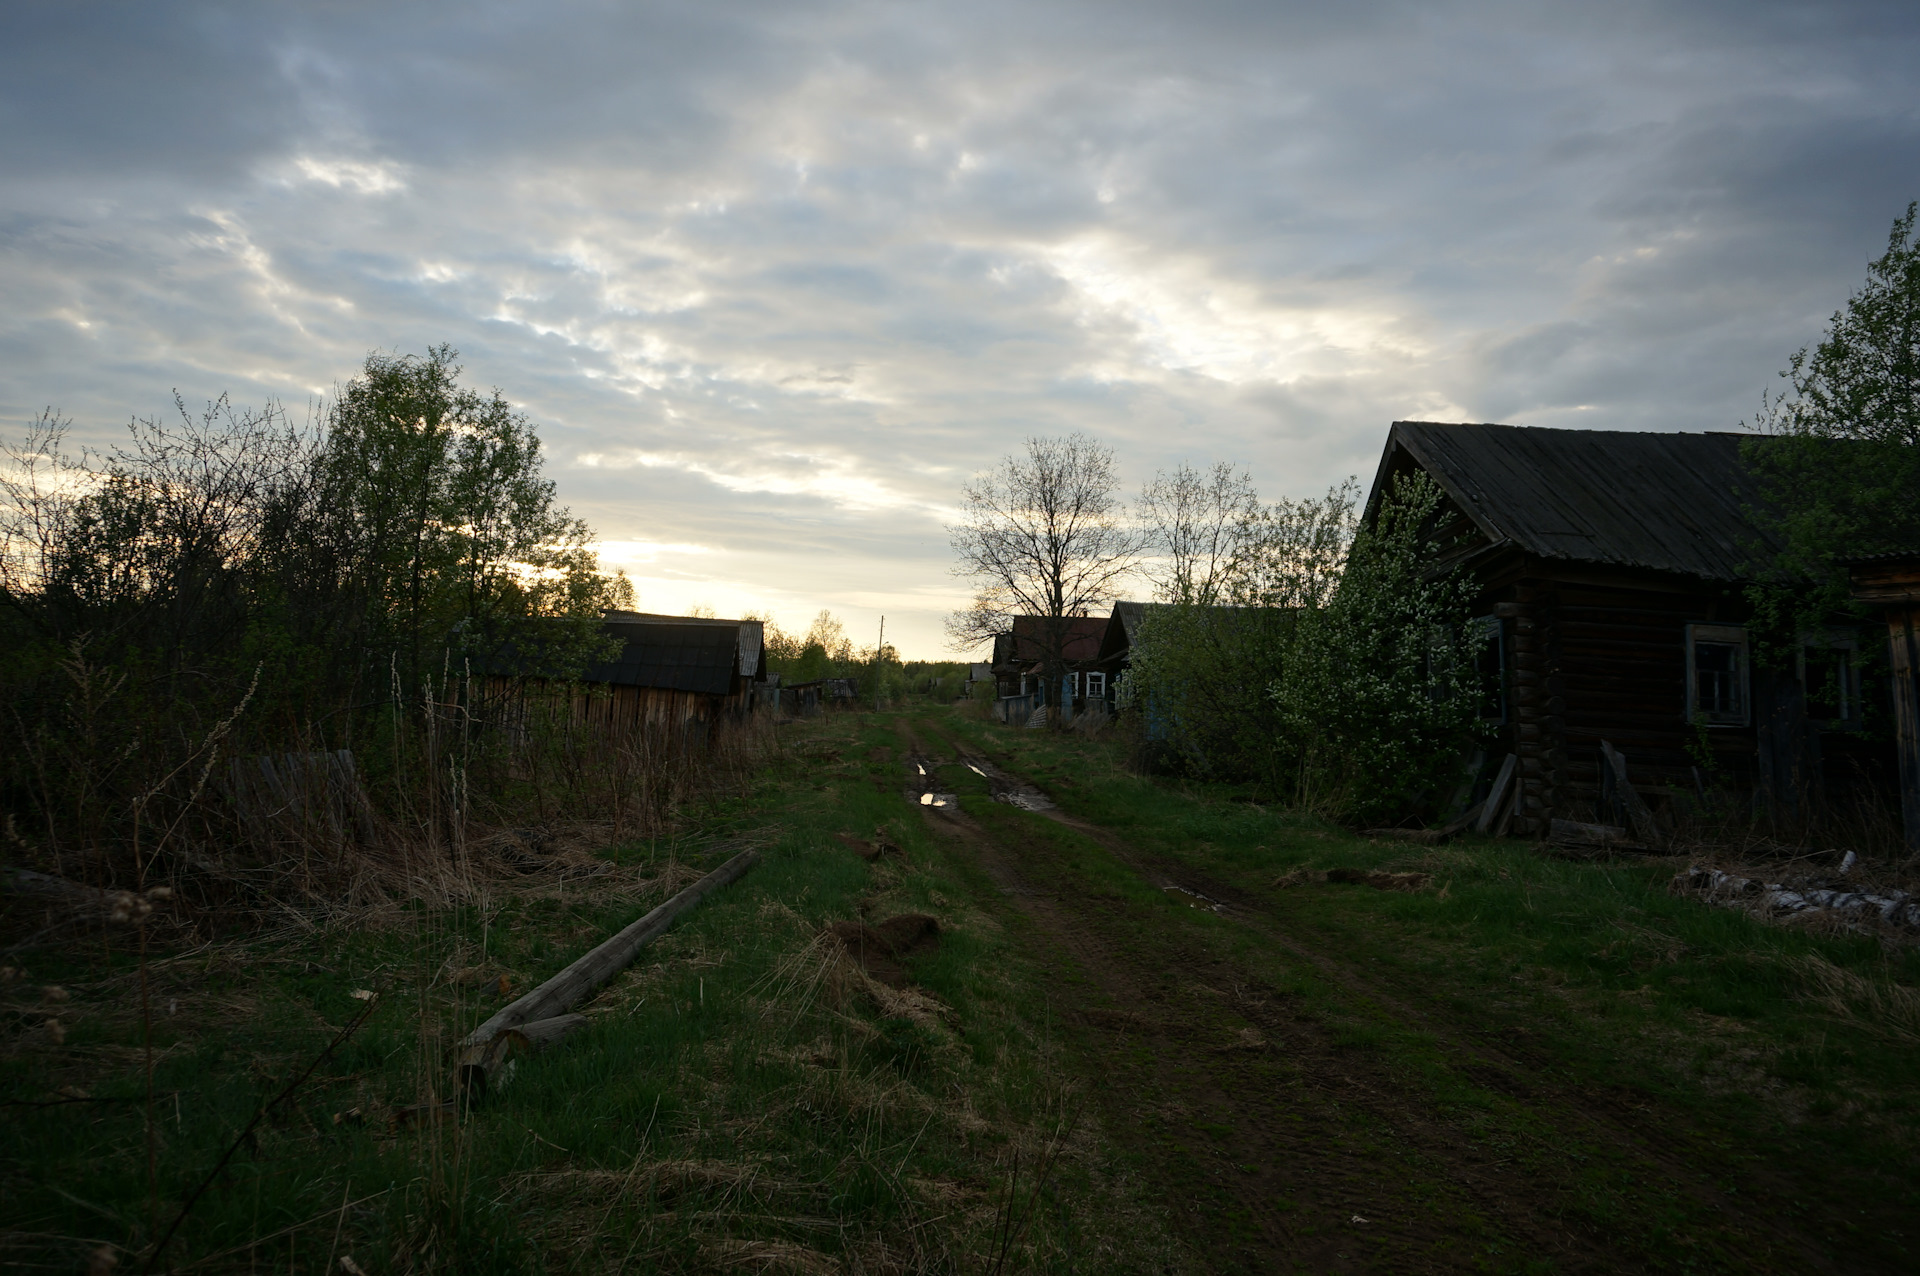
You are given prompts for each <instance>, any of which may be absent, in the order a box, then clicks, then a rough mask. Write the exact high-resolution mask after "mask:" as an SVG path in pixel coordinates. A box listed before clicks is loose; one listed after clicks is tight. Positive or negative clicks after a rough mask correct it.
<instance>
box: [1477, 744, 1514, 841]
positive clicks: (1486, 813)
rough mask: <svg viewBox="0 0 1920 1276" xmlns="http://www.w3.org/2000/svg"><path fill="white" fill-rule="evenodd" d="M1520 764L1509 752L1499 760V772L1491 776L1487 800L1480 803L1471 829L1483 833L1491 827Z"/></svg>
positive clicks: (1512, 785)
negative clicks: (1477, 818) (1478, 813)
mask: <svg viewBox="0 0 1920 1276" xmlns="http://www.w3.org/2000/svg"><path fill="white" fill-rule="evenodd" d="M1519 765H1520V759H1519V758H1517V757H1515V756H1514V755H1513V754H1511V753H1509V754H1508V755H1507V756H1506V760H1505V761H1503V762H1501V764H1500V771H1499V774H1497V775H1495V776H1494V777H1493V787H1492V788H1490V789H1488V790H1487V800H1486V801H1485V802H1482V803H1481V804H1480V818H1479V820H1478V821H1477V822H1475V824H1474V826H1473V831H1474V832H1476V833H1485V832H1487V831H1488V830H1489V829H1491V828H1492V827H1493V822H1494V820H1495V819H1496V818H1497V817H1498V816H1499V814H1500V807H1501V803H1503V802H1505V801H1506V798H1507V792H1508V789H1509V788H1512V787H1514V784H1513V773H1514V770H1515V769H1516V768H1517V767H1518V766H1519Z"/></svg>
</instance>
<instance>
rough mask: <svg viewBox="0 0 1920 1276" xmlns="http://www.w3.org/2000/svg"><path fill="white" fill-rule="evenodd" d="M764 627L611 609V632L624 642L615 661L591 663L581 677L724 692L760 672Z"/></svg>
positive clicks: (608, 623)
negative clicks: (741, 680)
mask: <svg viewBox="0 0 1920 1276" xmlns="http://www.w3.org/2000/svg"><path fill="white" fill-rule="evenodd" d="M763 629H764V627H763V626H762V624H761V622H760V621H757V620H712V619H708V618H707V617H704V616H656V615H650V614H647V613H644V612H631V611H615V612H608V613H607V619H606V632H607V633H609V634H611V635H612V636H614V637H616V638H618V639H620V640H621V642H622V644H623V646H622V648H621V650H620V653H619V654H618V655H617V656H615V657H614V658H613V659H612V660H608V661H603V662H602V663H600V664H597V665H592V666H590V667H589V668H588V669H587V670H586V672H585V673H583V674H582V675H581V680H582V681H584V682H604V683H612V684H614V685H616V686H623V687H658V688H661V689H663V690H668V691H694V692H700V693H703V694H706V695H716V696H723V695H726V694H728V693H729V692H731V691H732V690H733V687H734V679H735V678H736V677H740V678H753V677H757V676H758V675H759V673H760V670H761V660H762V636H763Z"/></svg>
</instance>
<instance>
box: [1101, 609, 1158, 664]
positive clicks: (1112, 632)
mask: <svg viewBox="0 0 1920 1276" xmlns="http://www.w3.org/2000/svg"><path fill="white" fill-rule="evenodd" d="M1152 605H1153V604H1152V603H1115V604H1114V605H1113V615H1111V616H1109V617H1108V618H1107V627H1106V629H1105V630H1103V631H1102V632H1101V635H1100V659H1102V660H1111V659H1112V658H1113V657H1115V656H1124V655H1125V654H1126V653H1127V652H1128V651H1129V650H1130V649H1131V648H1132V647H1133V639H1134V635H1135V634H1137V633H1139V632H1140V621H1141V620H1142V619H1143V618H1144V617H1145V616H1146V614H1147V608H1148V607H1151V606H1152Z"/></svg>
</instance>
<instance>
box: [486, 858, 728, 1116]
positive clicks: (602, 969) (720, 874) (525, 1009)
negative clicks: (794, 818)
mask: <svg viewBox="0 0 1920 1276" xmlns="http://www.w3.org/2000/svg"><path fill="white" fill-rule="evenodd" d="M759 862H760V852H758V851H742V852H740V853H739V854H738V855H736V856H734V857H733V858H732V859H730V860H728V861H727V862H726V863H724V864H722V865H721V866H720V867H719V868H716V869H714V870H713V871H712V872H711V873H708V874H707V875H706V876H705V877H703V878H701V879H700V880H699V881H697V882H695V883H694V884H693V885H691V886H689V887H687V889H685V890H683V891H681V892H680V893H679V894H678V895H675V896H674V897H673V898H672V899H670V900H668V901H667V902H666V903H664V904H662V905H660V907H658V908H656V909H654V910H653V911H652V912H650V913H648V914H647V915H646V916H645V917H642V918H641V919H640V920H639V921H637V922H634V923H633V924H632V925H631V926H628V927H626V928H625V929H623V930H621V931H619V932H617V933H616V934H615V935H614V936H613V937H612V938H610V939H608V940H607V941H606V942H604V943H602V944H601V945H600V946H599V947H597V948H595V949H594V950H593V951H592V952H589V953H588V954H587V955H586V956H584V957H582V958H580V959H579V960H578V961H576V962H574V963H573V964H572V965H570V966H568V967H567V968H566V969H565V970H563V971H561V972H560V973H559V974H557V975H555V976H554V977H553V978H551V979H549V980H547V981H546V982H545V983H543V984H541V985H540V986H539V987H538V988H535V989H534V990H533V991H532V992H530V993H528V994H526V995H525V996H524V997H521V998H519V999H518V1000H517V1001H514V1002H512V1003H510V1004H508V1005H506V1006H504V1007H502V1008H501V1009H500V1011H499V1013H497V1014H495V1015H494V1016H493V1018H491V1019H489V1020H487V1021H486V1022H485V1023H483V1024H481V1025H480V1026H479V1027H478V1028H475V1029H474V1030H473V1031H472V1032H470V1033H468V1034H467V1036H466V1038H465V1039H464V1040H463V1041H462V1042H461V1043H460V1053H459V1055H458V1056H457V1057H456V1059H455V1070H456V1074H457V1079H458V1081H459V1083H460V1089H461V1090H462V1092H464V1093H465V1094H466V1096H467V1098H468V1100H469V1101H471V1100H475V1099H478V1098H480V1097H481V1096H482V1095H484V1094H485V1093H486V1091H487V1082H488V1080H489V1079H490V1078H492V1077H494V1076H495V1075H497V1074H499V1072H500V1071H501V1070H502V1069H503V1068H504V1067H505V1066H506V1065H507V1063H508V1062H509V1061H510V1060H511V1058H512V1057H513V1054H514V1052H515V1051H516V1049H525V1048H528V1047H533V1046H540V1045H544V1044H546V1043H547V1042H549V1041H557V1040H559V1039H560V1038H561V1037H562V1036H565V1035H566V1034H567V1033H568V1032H571V1031H572V1030H573V1029H575V1028H578V1027H580V1026H581V1025H582V1024H584V1023H585V1022H586V1016H585V1015H570V1014H567V1011H568V1010H571V1009H572V1008H573V1006H574V1005H575V1004H576V1003H578V1002H579V1001H580V1000H581V999H582V998H584V997H586V996H587V995H589V994H590V993H593V992H596V991H598V990H599V988H600V987H601V986H602V985H603V984H605V983H606V982H607V981H608V980H609V979H612V978H613V977H614V976H615V975H617V974H619V973H620V972H621V971H623V970H625V969H626V968H627V967H628V966H630V965H632V964H633V959H634V958H635V957H637V956H639V955H640V950H641V949H642V948H645V947H646V946H647V944H649V943H650V942H652V941H653V940H654V939H657V938H658V937H659V936H660V935H662V934H664V933H665V932H666V929H667V927H669V926H671V925H673V923H674V919H675V918H677V917H679V916H680V914H682V913H684V912H686V911H687V910H688V909H690V908H692V907H693V906H694V905H695V904H698V903H699V902H700V901H701V900H703V899H705V898H706V897H707V896H708V895H710V894H712V893H713V892H714V891H716V890H719V889H720V888H721V887H722V886H725V885H727V884H728V883H729V882H732V881H734V880H735V879H736V878H738V877H740V876H741V875H742V874H743V873H745V872H746V871H747V870H748V869H750V868H752V867H753V866H754V865H755V864H758V863H759Z"/></svg>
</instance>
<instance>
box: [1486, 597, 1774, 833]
mask: <svg viewBox="0 0 1920 1276" xmlns="http://www.w3.org/2000/svg"><path fill="white" fill-rule="evenodd" d="M1502 567H1504V570H1502ZM1489 574H1490V575H1492V576H1493V577H1494V578H1495V583H1491V584H1490V585H1489V586H1488V587H1487V588H1486V589H1485V590H1484V591H1483V592H1482V594H1481V596H1480V599H1479V605H1478V611H1479V613H1480V614H1482V615H1489V614H1490V615H1494V616H1498V617H1499V618H1500V620H1501V623H1502V625H1503V626H1504V628H1505V633H1506V645H1507V650H1508V652H1509V655H1508V657H1507V661H1508V667H1507V679H1508V690H1509V703H1510V704H1511V707H1512V708H1511V714H1510V720H1509V722H1508V723H1507V724H1506V725H1505V727H1504V728H1503V729H1502V731H1501V735H1502V736H1504V737H1505V739H1504V741H1503V743H1504V744H1505V745H1506V747H1508V748H1510V749H1511V750H1512V752H1513V753H1514V754H1515V755H1516V756H1517V757H1518V758H1519V761H1520V769H1519V774H1520V786H1521V787H1520V808H1519V813H1518V814H1519V820H1518V821H1517V824H1518V830H1517V831H1519V832H1521V833H1527V834H1541V833H1544V832H1545V830H1546V827H1547V822H1548V821H1550V820H1552V819H1555V818H1560V819H1592V818H1593V816H1594V809H1595V804H1596V803H1597V802H1598V800H1599V798H1600V792H1601V783H1600V776H1601V771H1600V768H1601V757H1600V742H1601V741H1602V740H1607V741H1610V742H1611V743H1612V744H1613V745H1614V746H1615V747H1616V748H1618V749H1619V750H1620V751H1621V752H1622V753H1624V754H1625V755H1626V757H1627V762H1628V767H1629V773H1630V775H1631V777H1632V779H1633V783H1634V785H1635V787H1636V788H1639V787H1643V786H1644V787H1645V788H1646V789H1648V790H1650V791H1652V792H1653V793H1654V794H1656V795H1657V794H1658V793H1659V792H1660V791H1661V790H1673V789H1679V790H1681V791H1688V790H1691V789H1692V788H1693V787H1694V780H1693V767H1694V766H1695V765H1696V763H1695V758H1694V755H1693V753H1692V752H1690V747H1692V746H1694V745H1695V740H1696V735H1695V731H1694V728H1693V726H1692V724H1691V723H1690V722H1689V721H1688V720H1687V714H1686V694H1687V668H1686V627H1687V626H1688V625H1689V624H1697V623H1703V622H1713V623H1723V624H1740V623H1743V621H1744V620H1745V611H1744V606H1743V604H1742V602H1741V600H1740V599H1739V597H1738V595H1736V594H1734V593H1733V592H1732V591H1731V590H1728V589H1723V588H1720V587H1718V586H1716V585H1713V584H1710V583H1708V582H1703V581H1691V582H1689V581H1686V580H1684V578H1682V579H1676V580H1670V581H1661V580H1657V579H1656V580H1649V579H1647V578H1646V577H1645V576H1640V578H1638V579H1635V578H1634V577H1633V576H1628V575H1626V574H1624V573H1623V574H1622V579H1619V580H1617V581H1610V580H1606V579H1604V578H1601V579H1596V578H1595V575H1594V574H1593V573H1591V572H1586V571H1581V570H1579V569H1577V568H1576V569H1572V570H1569V565H1567V564H1560V563H1552V562H1543V561H1540V560H1537V559H1521V560H1518V561H1509V562H1508V563H1506V564H1504V565H1497V566H1496V567H1495V569H1494V570H1493V571H1492V572H1490V573H1489ZM1636 575H1638V574H1636ZM1663 586H1664V587H1663ZM1755 739H1756V737H1755V731H1754V728H1753V726H1752V725H1748V726H1746V727H1720V728H1714V729H1712V730H1711V731H1710V732H1709V734H1708V740H1709V741H1710V743H1711V746H1712V748H1713V750H1714V755H1715V760H1716V764H1717V766H1718V767H1719V769H1720V770H1721V772H1722V774H1723V775H1724V776H1727V777H1738V778H1739V780H1740V782H1743V783H1744V782H1749V781H1750V779H1751V775H1752V770H1753V762H1752V758H1753V754H1754V750H1755Z"/></svg>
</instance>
